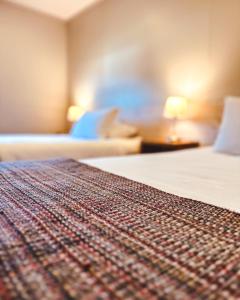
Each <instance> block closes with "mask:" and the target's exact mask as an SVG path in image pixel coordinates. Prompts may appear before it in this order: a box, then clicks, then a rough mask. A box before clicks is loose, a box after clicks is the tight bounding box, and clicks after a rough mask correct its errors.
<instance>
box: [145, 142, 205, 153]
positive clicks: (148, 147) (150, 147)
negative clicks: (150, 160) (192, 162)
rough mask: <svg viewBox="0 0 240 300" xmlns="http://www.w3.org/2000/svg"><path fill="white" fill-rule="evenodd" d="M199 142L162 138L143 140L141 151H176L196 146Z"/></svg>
mask: <svg viewBox="0 0 240 300" xmlns="http://www.w3.org/2000/svg"><path fill="white" fill-rule="evenodd" d="M199 146H200V144H199V143H198V142H194V141H186V140H182V141H179V142H174V143H170V142H167V141H163V140H155V141H143V142H142V153H157V152H167V151H177V150H184V149H190V148H197V147H199Z"/></svg>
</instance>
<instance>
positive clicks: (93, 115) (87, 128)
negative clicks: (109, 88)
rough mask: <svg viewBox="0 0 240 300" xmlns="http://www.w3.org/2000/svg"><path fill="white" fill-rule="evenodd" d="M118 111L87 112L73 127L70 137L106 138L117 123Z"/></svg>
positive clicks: (114, 109)
mask: <svg viewBox="0 0 240 300" xmlns="http://www.w3.org/2000/svg"><path fill="white" fill-rule="evenodd" d="M117 115H118V109H116V108H111V109H101V110H96V111H89V112H86V113H85V114H84V115H83V116H82V117H81V118H80V119H79V120H78V121H77V122H76V123H75V124H74V125H73V127H72V129H71V131H70V135H71V136H72V137H74V138H87V139H97V138H105V137H107V135H108V130H109V128H110V127H111V126H112V124H113V123H114V122H115V120H116V118H117Z"/></svg>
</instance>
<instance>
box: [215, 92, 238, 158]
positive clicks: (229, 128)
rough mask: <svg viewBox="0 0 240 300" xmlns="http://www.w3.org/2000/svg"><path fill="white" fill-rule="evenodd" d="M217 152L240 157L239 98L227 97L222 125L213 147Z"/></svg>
mask: <svg viewBox="0 0 240 300" xmlns="http://www.w3.org/2000/svg"><path fill="white" fill-rule="evenodd" d="M214 149H215V151H217V152H223V153H227V154H234V155H240V97H227V98H226V99H225V107H224V114H223V120H222V124H221V127H220V130H219V133H218V136H217V139H216V142H215V145H214Z"/></svg>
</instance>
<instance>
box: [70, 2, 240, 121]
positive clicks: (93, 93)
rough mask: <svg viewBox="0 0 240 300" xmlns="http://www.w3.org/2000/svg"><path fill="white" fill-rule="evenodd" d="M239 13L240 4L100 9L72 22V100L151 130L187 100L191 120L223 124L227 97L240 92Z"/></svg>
mask: <svg viewBox="0 0 240 300" xmlns="http://www.w3.org/2000/svg"><path fill="white" fill-rule="evenodd" d="M239 11H240V1H239V0H167V1H166V0H121V1H119V0H105V1H103V2H101V3H99V4H98V5H96V6H95V7H93V8H91V9H89V10H87V11H86V12H84V13H83V14H81V15H79V16H77V17H76V18H75V19H73V20H72V21H71V22H70V23H69V28H68V30H69V53H70V91H71V99H72V101H73V102H75V103H80V104H83V105H86V106H92V105H93V106H103V105H110V104H112V105H114V104H117V105H120V106H122V107H123V109H124V108H126V110H125V113H124V114H123V118H126V119H132V120H133V119H135V121H136V122H141V123H144V124H148V123H149V124H150V123H152V122H158V121H159V118H160V115H161V112H162V107H163V103H164V100H165V99H166V97H167V96H169V95H183V96H187V97H188V98H190V99H191V100H192V101H191V106H190V107H191V109H190V116H191V117H194V118H199V119H202V118H212V116H213V115H214V117H216V118H218V117H219V112H220V110H219V108H221V106H220V104H221V103H222V99H223V97H224V96H225V95H228V94H234V95H239V94H240V39H239V37H240V18H239ZM213 111H214V113H213Z"/></svg>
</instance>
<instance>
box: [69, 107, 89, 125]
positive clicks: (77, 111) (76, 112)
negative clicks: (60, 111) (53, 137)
mask: <svg viewBox="0 0 240 300" xmlns="http://www.w3.org/2000/svg"><path fill="white" fill-rule="evenodd" d="M84 113H85V110H84V109H83V108H82V107H81V106H77V105H72V106H70V107H69V109H68V113H67V120H68V121H69V122H71V123H74V122H76V121H78V120H79V119H80V117H81V116H82V115H83V114H84Z"/></svg>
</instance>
